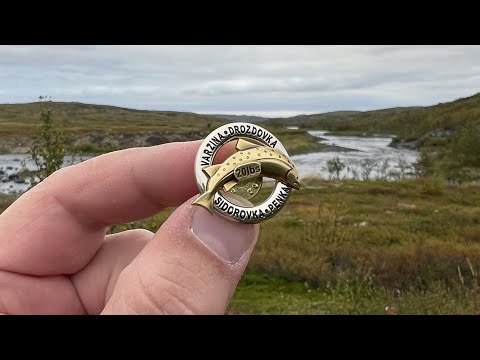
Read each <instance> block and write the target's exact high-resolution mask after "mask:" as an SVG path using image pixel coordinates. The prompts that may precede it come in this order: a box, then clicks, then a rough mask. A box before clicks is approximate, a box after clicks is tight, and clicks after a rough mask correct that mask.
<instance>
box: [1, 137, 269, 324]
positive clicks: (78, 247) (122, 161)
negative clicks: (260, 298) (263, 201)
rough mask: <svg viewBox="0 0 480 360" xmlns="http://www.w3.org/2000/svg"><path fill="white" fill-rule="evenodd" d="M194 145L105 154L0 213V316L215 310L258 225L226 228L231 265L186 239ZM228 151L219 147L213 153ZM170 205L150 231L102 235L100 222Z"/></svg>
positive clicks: (230, 288) (222, 304) (221, 307)
mask: <svg viewBox="0 0 480 360" xmlns="http://www.w3.org/2000/svg"><path fill="white" fill-rule="evenodd" d="M199 145H200V142H199V141H196V142H187V143H170V144H165V145H160V146H155V147H151V148H138V149H128V150H123V151H118V152H113V153H109V154H105V155H102V156H99V157H96V158H93V159H91V160H88V161H85V162H83V163H81V164H78V165H74V166H70V167H67V168H64V169H61V170H59V171H57V172H56V173H54V174H53V175H52V176H50V177H49V178H47V179H46V180H44V181H43V182H42V183H40V184H39V185H37V186H36V187H34V188H33V189H32V190H30V191H28V192H27V193H25V194H23V195H22V196H21V197H20V198H19V199H18V200H17V201H15V202H14V203H13V204H12V205H11V206H10V207H9V208H8V209H7V210H6V211H5V212H4V213H3V214H1V215H0V313H3V314H223V313H224V312H225V310H226V308H227V306H228V303H229V300H230V297H231V296H232V294H233V292H234V291H235V287H236V285H237V283H238V281H239V279H240V277H241V275H242V274H243V271H244V270H245V267H246V265H247V262H248V259H249V258H250V254H251V252H252V250H253V247H254V245H255V241H256V239H257V237H258V229H259V227H258V225H246V224H238V226H243V227H241V228H238V231H237V230H234V231H231V230H228V233H240V234H244V235H245V236H246V238H245V239H246V240H245V244H246V245H245V249H241V251H242V252H243V251H244V253H243V256H242V257H240V258H239V259H238V260H236V258H235V261H227V255H228V252H227V250H229V249H226V250H225V251H224V255H222V254H223V253H222V251H217V252H215V251H212V249H211V248H209V247H207V246H205V243H204V242H202V241H200V240H199V238H198V237H197V236H196V235H195V233H194V231H193V230H192V229H191V228H190V224H191V223H192V216H194V211H197V210H194V209H193V208H197V207H192V206H191V202H192V196H194V195H195V194H197V192H198V190H197V187H196V183H195V179H194V175H193V164H194V158H195V154H196V152H197V150H198V147H199ZM222 150H223V149H222ZM232 152H233V148H227V147H226V149H225V150H224V154H222V153H220V154H219V156H220V157H222V156H223V158H226V157H227V156H228V155H229V154H231V153H232ZM165 169H168V171H165ZM182 203H183V204H182ZM172 206H179V208H178V209H177V210H176V211H175V212H174V213H173V214H172V215H171V217H170V218H169V219H168V220H167V221H166V222H165V223H164V224H163V225H162V227H161V228H160V229H159V230H158V231H157V232H156V233H155V234H154V233H151V232H149V231H147V230H141V229H138V230H130V231H125V232H122V233H119V234H114V235H107V236H106V231H107V228H108V226H109V225H112V224H118V223H126V222H131V221H135V220H139V219H143V218H146V217H149V216H151V215H153V214H155V213H157V212H158V211H160V210H162V209H164V208H166V207H172ZM201 211H204V210H203V209H201ZM225 226H226V227H228V226H237V224H233V223H232V224H226V225H225ZM219 230H222V228H221V226H220V227H219ZM217 248H218V246H217ZM220 250H221V249H220ZM219 254H220V255H219ZM225 254H227V255H225ZM232 259H233V258H232Z"/></svg>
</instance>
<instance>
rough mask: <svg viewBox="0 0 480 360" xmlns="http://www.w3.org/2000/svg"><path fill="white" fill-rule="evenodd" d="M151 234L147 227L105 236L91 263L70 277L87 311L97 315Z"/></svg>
mask: <svg viewBox="0 0 480 360" xmlns="http://www.w3.org/2000/svg"><path fill="white" fill-rule="evenodd" d="M152 237H153V233H152V232H150V231H148V230H143V229H136V230H128V231H123V232H121V233H118V234H113V235H107V236H106V237H105V241H104V242H103V244H102V247H101V248H100V250H99V251H98V252H97V254H96V255H95V257H94V258H93V259H92V261H90V263H89V264H88V265H87V266H86V267H85V268H84V269H82V271H80V272H79V273H77V274H75V275H72V276H71V280H72V283H73V285H74V286H75V289H76V291H77V293H78V296H79V297H80V299H81V301H82V304H83V306H84V308H85V310H86V312H87V313H88V314H100V313H101V312H102V310H103V308H104V307H105V304H106V302H107V301H108V300H109V299H110V296H111V295H112V292H113V288H114V286H115V284H116V282H117V278H118V276H119V275H120V273H121V272H122V270H123V269H124V268H125V267H126V266H128V265H129V264H130V263H131V262H132V260H133V259H134V258H135V257H136V256H137V255H138V253H139V252H140V251H142V250H143V248H144V247H145V245H146V244H147V242H148V241H149V240H150V239H151V238H152Z"/></svg>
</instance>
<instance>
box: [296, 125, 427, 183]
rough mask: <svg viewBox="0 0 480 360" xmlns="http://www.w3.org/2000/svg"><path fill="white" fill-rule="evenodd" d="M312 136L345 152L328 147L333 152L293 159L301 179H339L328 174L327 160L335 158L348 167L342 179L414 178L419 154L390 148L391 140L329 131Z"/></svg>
mask: <svg viewBox="0 0 480 360" xmlns="http://www.w3.org/2000/svg"><path fill="white" fill-rule="evenodd" d="M309 133H310V134H312V135H314V136H316V137H318V138H320V139H321V140H320V142H321V143H322V144H326V145H332V146H336V147H341V148H345V149H335V148H330V149H328V148H327V150H330V151H322V152H315V153H309V154H303V155H294V156H292V160H293V161H294V162H295V165H296V166H297V168H298V172H299V174H300V176H301V177H307V176H320V177H323V178H325V179H328V178H331V177H332V176H333V177H336V174H335V175H334V174H333V173H331V172H329V171H328V168H327V161H329V160H331V159H333V158H334V157H336V156H338V159H339V160H340V162H341V163H343V164H344V165H345V167H344V168H343V170H341V171H340V173H339V177H340V178H342V179H343V178H346V179H352V178H357V179H364V178H369V179H375V178H385V179H389V180H392V179H395V178H399V177H409V176H412V175H413V171H414V170H413V164H414V162H415V161H416V160H417V156H418V152H417V151H414V150H407V149H395V148H392V147H390V146H388V145H389V144H390V142H391V141H392V137H386V136H375V137H359V136H337V135H328V132H327V131H309ZM347 149H351V150H352V151H347Z"/></svg>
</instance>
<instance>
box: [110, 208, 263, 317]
mask: <svg viewBox="0 0 480 360" xmlns="http://www.w3.org/2000/svg"><path fill="white" fill-rule="evenodd" d="M192 200H193V199H189V200H188V201H187V202H186V203H184V204H183V205H182V206H180V207H179V208H178V209H177V210H176V211H175V212H174V213H173V214H172V215H171V216H170V217H169V218H168V220H167V221H166V222H165V223H164V224H163V225H162V227H161V228H160V229H159V231H158V232H157V233H156V234H155V236H154V237H153V238H152V240H150V241H149V242H148V244H147V245H146V246H145V248H144V249H143V250H142V251H141V252H140V254H139V255H138V256H137V257H136V258H135V259H134V260H133V261H132V263H131V264H130V265H129V266H127V267H126V268H125V269H124V270H123V271H122V273H121V274H120V276H119V278H118V280H117V283H116V286H115V288H114V290H113V293H112V296H111V298H110V300H109V301H108V302H107V305H106V307H105V310H104V311H103V314H154V313H158V314H223V313H225V310H226V308H227V306H228V303H229V301H230V298H231V296H232V295H233V292H234V290H235V288H236V285H237V283H238V281H239V279H240V277H241V275H242V274H243V272H244V270H245V267H246V265H247V262H248V260H249V258H250V254H251V252H252V250H253V247H254V245H255V243H256V241H257V238H258V232H259V226H258V225H252V224H241V223H236V222H233V221H230V220H227V219H224V218H222V217H220V216H219V215H218V214H214V215H211V214H210V213H209V212H207V211H206V210H204V209H203V208H200V207H197V206H194V205H191V202H192Z"/></svg>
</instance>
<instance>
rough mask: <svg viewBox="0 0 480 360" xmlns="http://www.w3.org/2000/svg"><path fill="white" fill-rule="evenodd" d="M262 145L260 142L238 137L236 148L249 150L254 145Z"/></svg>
mask: <svg viewBox="0 0 480 360" xmlns="http://www.w3.org/2000/svg"><path fill="white" fill-rule="evenodd" d="M257 146H260V145H259V144H255V143H254V142H251V141H248V140H244V139H238V141H237V145H236V146H235V149H237V150H247V149H251V148H254V147H257Z"/></svg>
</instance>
